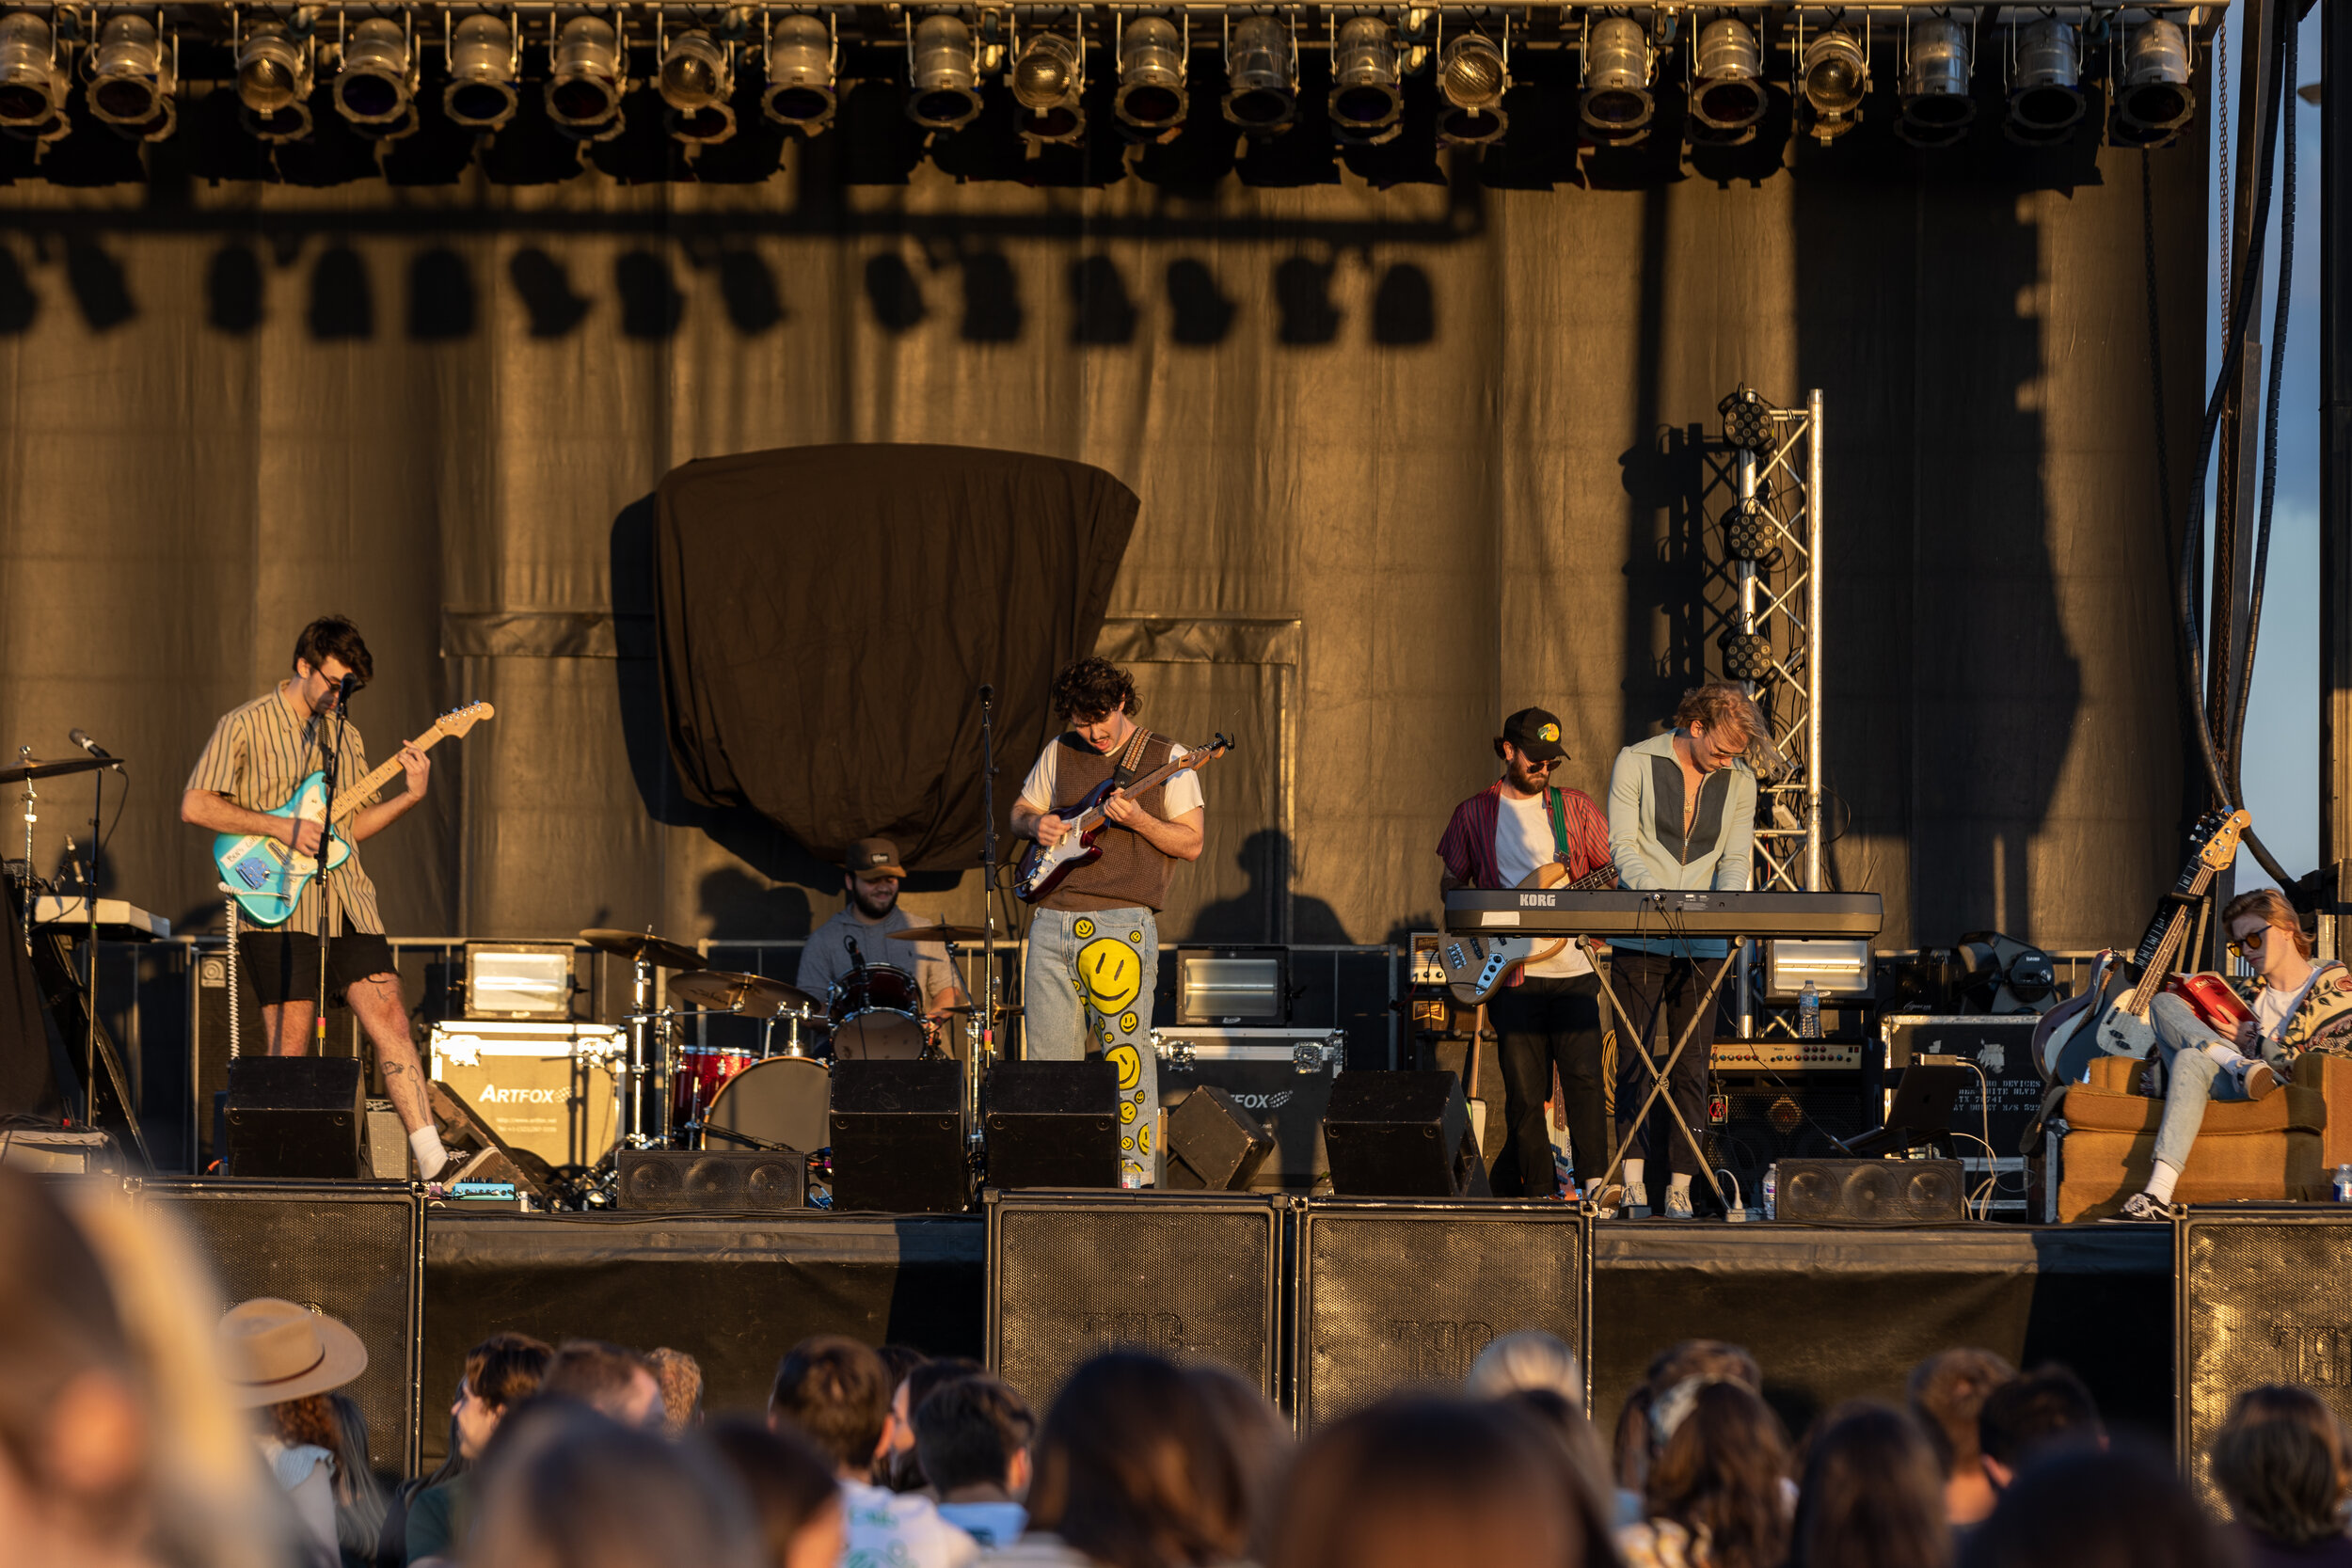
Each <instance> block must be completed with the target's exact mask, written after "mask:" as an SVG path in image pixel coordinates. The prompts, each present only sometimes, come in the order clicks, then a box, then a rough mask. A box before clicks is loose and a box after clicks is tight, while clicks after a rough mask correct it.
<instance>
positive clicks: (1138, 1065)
mask: <svg viewBox="0 0 2352 1568" xmlns="http://www.w3.org/2000/svg"><path fill="white" fill-rule="evenodd" d="M1103 1060H1104V1061H1106V1062H1108V1063H1110V1065H1111V1066H1113V1067H1115V1068H1117V1069H1119V1092H1120V1093H1121V1094H1125V1093H1126V1092H1127V1091H1128V1090H1129V1089H1132V1088H1134V1087H1135V1086H1136V1085H1137V1084H1140V1083H1142V1082H1143V1058H1142V1057H1141V1056H1140V1055H1138V1054H1137V1053H1136V1048H1135V1047H1134V1046H1132V1045H1115V1046H1113V1047H1111V1048H1110V1049H1109V1050H1108V1051H1105V1052H1104V1053H1103Z"/></svg>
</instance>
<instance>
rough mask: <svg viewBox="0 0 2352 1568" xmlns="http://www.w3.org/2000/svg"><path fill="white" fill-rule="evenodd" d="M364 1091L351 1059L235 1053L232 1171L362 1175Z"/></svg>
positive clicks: (304, 1176) (240, 1174) (242, 1175)
mask: <svg viewBox="0 0 2352 1568" xmlns="http://www.w3.org/2000/svg"><path fill="white" fill-rule="evenodd" d="M365 1089H366V1085H364V1084H362V1083H361V1081H360V1072H359V1064H358V1061H356V1060H354V1059H352V1058H349V1057H342V1056H325V1057H321V1056H240V1057H238V1058H237V1059H236V1060H235V1061H233V1062H230V1064H229V1159H228V1167H229V1174H230V1176H231V1177H233V1178H236V1179H238V1180H246V1179H248V1178H252V1177H269V1176H278V1177H294V1178H297V1179H301V1180H315V1181H331V1180H348V1179H355V1178H357V1177H358V1174H359V1138H360V1133H361V1132H362V1131H363V1129H364V1123H363V1121H362V1117H363V1114H364V1108H365V1101H366V1098H367V1097H366V1093H365Z"/></svg>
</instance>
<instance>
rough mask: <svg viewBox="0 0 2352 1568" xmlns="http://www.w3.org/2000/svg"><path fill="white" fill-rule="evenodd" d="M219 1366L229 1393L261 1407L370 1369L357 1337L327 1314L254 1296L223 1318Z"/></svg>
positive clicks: (335, 1384) (365, 1350)
mask: <svg viewBox="0 0 2352 1568" xmlns="http://www.w3.org/2000/svg"><path fill="white" fill-rule="evenodd" d="M220 1356H221V1368H222V1370H223V1371H224V1372H225V1373H226V1374H227V1376H228V1379H229V1387H230V1395H231V1397H233V1398H234V1399H235V1400H236V1402H237V1403H239V1404H240V1405H242V1406H244V1407H245V1408H246V1409H248V1410H251V1409H258V1408H259V1407H261V1406H262V1405H265V1404H277V1403H279V1402H283V1401H286V1400H298V1399H301V1398H303V1397H304V1396H306V1395H310V1394H324V1393H326V1391H327V1390H328V1389H330V1388H340V1387H342V1386H343V1385H344V1384H346V1383H349V1382H350V1381H351V1380H352V1379H353V1378H355V1377H358V1375H359V1374H360V1373H361V1372H364V1371H366V1370H368V1347H367V1346H365V1345H363V1344H361V1343H360V1342H359V1336H358V1335H357V1334H354V1333H353V1332H352V1331H351V1330H350V1329H348V1328H346V1327H344V1326H343V1325H342V1323H337V1322H336V1321H335V1320H334V1319H332V1318H330V1317H328V1316H326V1314H325V1313H324V1312H313V1311H311V1310H310V1308H309V1307H300V1306H297V1305H295V1304H294V1302H291V1301H279V1300H278V1298H277V1297H275V1296H256V1297H255V1298H254V1299H253V1300H251V1301H246V1302H240V1303H238V1304H237V1305H236V1306H234V1307H230V1309H229V1311H228V1312H227V1314H226V1315H224V1316H223V1317H222V1318H221V1320H220Z"/></svg>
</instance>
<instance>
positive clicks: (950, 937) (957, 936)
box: [888, 924, 988, 942]
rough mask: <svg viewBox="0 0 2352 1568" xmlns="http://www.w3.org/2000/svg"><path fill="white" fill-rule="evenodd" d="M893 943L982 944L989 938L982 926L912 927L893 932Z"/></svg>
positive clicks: (943, 925) (891, 935)
mask: <svg viewBox="0 0 2352 1568" xmlns="http://www.w3.org/2000/svg"><path fill="white" fill-rule="evenodd" d="M888 934H889V937H890V940H891V941H893V942H981V941H985V940H986V939H987V936H988V930H987V927H981V926H948V925H945V924H942V925H938V926H910V927H907V928H906V929H905V930H903V931H892V932H890V933H888Z"/></svg>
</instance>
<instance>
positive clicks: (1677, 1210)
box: [1665, 1187, 1694, 1220]
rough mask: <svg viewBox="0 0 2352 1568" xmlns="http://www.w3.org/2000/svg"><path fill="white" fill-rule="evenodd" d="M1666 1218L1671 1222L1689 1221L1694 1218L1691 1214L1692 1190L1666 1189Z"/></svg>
mask: <svg viewBox="0 0 2352 1568" xmlns="http://www.w3.org/2000/svg"><path fill="white" fill-rule="evenodd" d="M1665 1217H1666V1218H1667V1219H1670V1220H1687V1219H1691V1218H1693V1217H1694V1216H1693V1215H1692V1212H1691V1189H1690V1188H1688V1187H1669V1188H1667V1189H1666V1213H1665Z"/></svg>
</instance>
